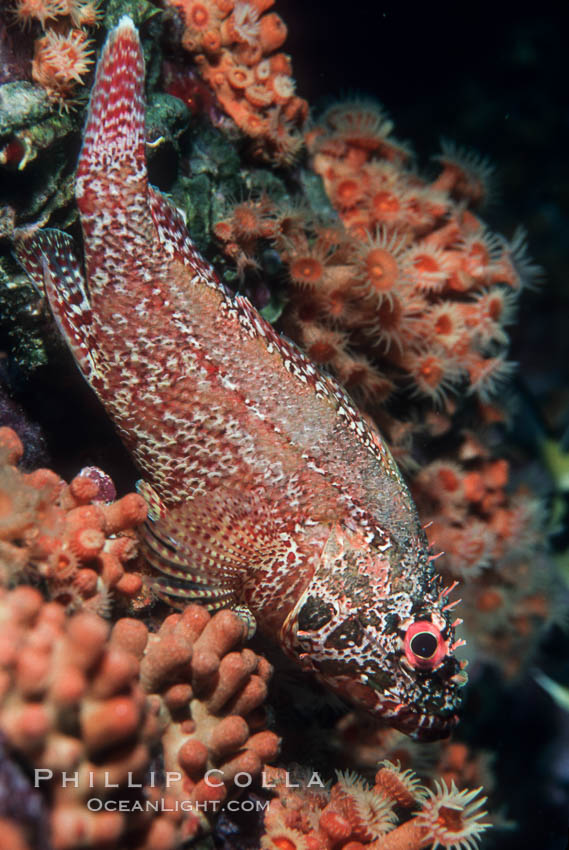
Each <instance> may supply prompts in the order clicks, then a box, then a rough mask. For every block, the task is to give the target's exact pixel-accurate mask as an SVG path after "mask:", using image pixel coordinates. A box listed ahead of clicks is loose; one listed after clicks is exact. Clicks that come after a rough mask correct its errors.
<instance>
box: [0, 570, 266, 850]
mask: <svg viewBox="0 0 569 850" xmlns="http://www.w3.org/2000/svg"><path fill="white" fill-rule="evenodd" d="M0 622H1V623H2V651H1V653H0V657H1V662H0V684H1V688H0V727H1V728H2V732H3V734H4V736H5V738H6V745H7V747H8V748H9V750H10V751H11V752H12V753H14V754H15V755H16V756H17V757H18V758H20V759H23V760H24V762H25V763H27V764H28V765H29V766H30V767H33V768H34V769H35V771H36V773H35V774H34V775H35V777H36V781H37V784H38V785H39V786H40V787H41V788H42V789H44V790H46V789H47V790H48V791H49V795H50V800H51V840H52V842H53V846H54V848H56V850H73V848H78V847H99V846H101V845H103V844H105V843H106V844H109V843H112V842H117V841H121V840H123V839H125V838H126V836H128V837H129V841H130V843H129V846H132V847H135V848H138V850H145V848H146V850H150V848H154V850H155V848H157V847H160V848H164V850H168V849H169V848H174V847H176V846H179V844H180V842H181V841H183V840H185V839H187V838H189V837H193V836H194V835H196V834H197V832H198V831H199V830H200V829H202V830H203V829H205V830H207V829H209V827H210V823H211V821H213V819H214V818H215V816H216V815H217V813H218V806H219V805H220V803H221V802H222V801H223V800H225V798H226V797H227V796H228V795H230V794H232V793H234V791H235V786H234V783H233V781H234V779H235V777H236V776H237V774H238V773H239V772H240V771H243V772H245V773H246V774H247V775H248V776H250V777H255V776H258V775H259V774H260V772H261V769H262V767H263V765H264V764H265V763H266V762H267V761H269V760H272V759H273V758H274V757H275V756H276V754H277V752H278V744H279V741H278V738H277V736H276V735H275V734H274V733H272V732H270V731H267V730H266V728H265V723H264V716H263V713H262V709H261V705H262V702H263V700H264V698H265V695H266V683H267V680H268V678H269V676H270V673H271V668H270V666H269V664H268V663H267V662H266V661H265V660H264V659H263V658H260V657H259V656H257V655H256V654H255V653H254V652H252V651H251V650H247V649H243V650H242V649H240V647H241V645H242V641H243V638H244V636H245V630H246V627H245V626H244V624H243V622H242V621H241V620H240V619H239V618H238V617H237V615H235V614H233V613H231V612H229V611H223V612H220V613H218V614H216V615H215V616H214V617H210V615H209V614H208V613H207V612H206V611H205V610H204V609H203V608H199V607H198V606H190V607H189V608H187V609H186V611H184V612H183V613H182V614H180V615H173V616H171V617H169V618H167V619H166V620H165V621H164V623H163V624H162V626H161V628H160V630H159V631H158V632H157V633H156V634H149V632H148V629H147V628H146V626H145V625H144V624H143V623H142V622H140V621H139V620H132V619H120V620H118V621H117V622H116V623H115V625H114V627H113V629H112V632H111V634H110V636H109V632H110V626H109V625H108V624H107V623H105V621H104V620H102V619H101V618H100V617H98V616H97V615H95V614H91V613H87V612H85V613H79V614H76V615H74V616H71V617H70V616H68V615H66V613H65V609H64V608H63V607H62V606H61V605H59V604H58V603H57V602H45V601H44V599H43V598H42V596H41V594H40V593H39V591H38V590H36V589H34V588H31V587H26V586H22V587H18V588H16V589H15V590H12V591H10V592H7V591H5V590H2V594H1V596H0ZM158 753H160V754H161V757H162V759H163V765H164V772H160V773H157V772H153V773H152V774H150V776H151V778H150V779H148V769H149V768H150V766H151V759H152V756H153V755H154V754H158ZM157 775H158V776H159V777H160V779H156V778H155V777H156V776H157ZM145 782H146V783H147V784H146V785H145V784H144V783H145ZM114 800H126V801H127V804H126V805H125V806H124V808H121V807H119V806H118V805H114V804H113V803H112V801H114ZM89 801H91V802H89ZM101 801H102V802H101ZM105 801H111V802H110V803H108V805H107V804H106V803H105ZM147 801H149V802H150V804H151V805H147ZM99 803H100V804H99ZM198 804H199V805H198ZM163 811H166V812H168V813H169V814H165V815H162V814H158V815H157V814H156V813H157V812H163Z"/></svg>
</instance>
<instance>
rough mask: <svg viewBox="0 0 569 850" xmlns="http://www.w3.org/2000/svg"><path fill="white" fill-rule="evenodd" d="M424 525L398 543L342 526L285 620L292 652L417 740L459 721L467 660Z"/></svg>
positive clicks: (286, 638)
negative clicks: (459, 651) (460, 654)
mask: <svg viewBox="0 0 569 850" xmlns="http://www.w3.org/2000/svg"><path fill="white" fill-rule="evenodd" d="M439 581H440V579H439V577H438V575H437V574H436V573H435V572H434V569H433V565H432V562H431V560H430V559H429V556H428V547H427V543H426V540H425V539H424V535H422V534H418V535H416V536H415V537H412V538H411V539H408V540H407V541H406V542H405V545H402V544H401V543H400V544H396V543H395V542H394V541H392V540H391V541H390V540H388V541H387V542H386V541H385V539H383V540H375V539H370V535H367V536H366V535H365V534H362V533H358V532H352V531H349V530H347V529H345V528H340V527H335V528H334V529H333V530H332V532H331V534H330V536H329V538H328V540H327V542H326V544H325V546H324V549H323V552H322V557H321V560H320V563H319V565H318V567H317V569H316V570H315V572H314V575H313V576H312V579H311V581H310V583H309V584H308V586H307V587H306V588H305V590H304V592H303V593H302V596H301V597H300V599H299V600H298V601H297V603H296V605H295V606H294V608H293V609H292V610H291V611H290V613H289V615H288V617H287V619H286V620H285V622H284V624H283V627H282V630H281V641H282V644H283V646H284V648H285V650H286V651H287V653H288V654H289V655H291V656H293V657H295V658H296V660H297V661H299V662H300V664H301V665H302V666H303V668H304V669H305V670H309V671H311V672H312V673H314V674H315V675H316V676H317V678H318V679H320V680H321V681H322V682H323V683H324V684H325V685H326V686H328V687H330V688H331V689H332V690H334V691H335V692H336V693H338V694H339V695H340V696H342V697H345V698H347V699H348V700H349V701H350V702H352V703H355V704H356V705H357V706H359V707H363V708H364V709H366V710H367V711H368V712H369V713H371V714H372V715H374V716H375V717H378V718H381V719H382V720H383V721H385V722H386V723H387V724H388V725H390V726H393V727H395V728H396V729H399V730H400V731H402V732H404V733H406V734H408V735H410V736H411V737H413V738H416V739H418V740H422V741H427V740H436V739H438V738H443V737H445V736H447V735H448V734H449V733H450V731H451V730H452V729H453V727H454V726H455V725H456V723H457V720H458V718H457V715H456V711H457V708H458V707H459V705H460V702H461V696H460V689H461V687H462V686H463V685H464V684H465V683H466V680H467V676H466V673H465V672H464V667H465V666H466V662H459V661H458V659H457V658H456V657H455V656H454V649H455V648H456V647H457V645H460V644H461V643H463V642H462V641H456V640H455V635H454V624H453V619H454V617H453V616H452V615H451V614H450V611H449V610H447V608H448V604H449V603H448V599H447V593H446V591H442V592H441V591H440V589H439Z"/></svg>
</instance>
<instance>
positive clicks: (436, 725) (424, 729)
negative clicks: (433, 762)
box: [389, 706, 458, 743]
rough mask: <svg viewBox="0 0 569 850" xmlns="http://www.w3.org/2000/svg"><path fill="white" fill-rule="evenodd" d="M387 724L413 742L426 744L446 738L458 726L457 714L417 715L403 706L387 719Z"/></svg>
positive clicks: (417, 713)
mask: <svg viewBox="0 0 569 850" xmlns="http://www.w3.org/2000/svg"><path fill="white" fill-rule="evenodd" d="M398 708H399V707H398ZM389 724H390V725H391V726H394V727H395V729H397V730H398V731H399V732H403V733H404V734H405V735H408V736H409V737H410V738H412V739H413V740H415V741H421V742H422V743H427V742H429V741H440V740H441V738H448V737H449V735H450V734H451V732H452V731H453V729H454V728H455V727H456V725H457V724H458V714H449V715H446V716H441V715H440V714H419V712H417V711H413V709H412V708H409V707H408V706H404V707H402V708H399V710H398V711H397V713H396V714H394V716H391V717H390V718H389Z"/></svg>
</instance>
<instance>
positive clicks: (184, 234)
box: [148, 186, 229, 294]
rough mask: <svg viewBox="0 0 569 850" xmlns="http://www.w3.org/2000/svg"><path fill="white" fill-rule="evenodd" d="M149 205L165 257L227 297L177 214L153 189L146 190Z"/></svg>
mask: <svg viewBox="0 0 569 850" xmlns="http://www.w3.org/2000/svg"><path fill="white" fill-rule="evenodd" d="M148 203H149V206H150V212H151V214H152V220H153V221H154V225H155V227H156V230H157V232H158V238H159V240H160V244H161V245H162V248H163V249H164V253H165V254H166V255H167V256H169V257H170V258H171V259H173V260H178V262H180V263H182V264H183V265H184V266H187V267H188V268H189V269H191V271H193V272H194V273H195V274H199V275H200V276H201V282H202V283H204V282H207V283H209V284H210V285H212V286H215V287H216V288H219V289H221V290H223V292H225V293H226V294H228V293H229V290H228V289H226V287H225V286H224V284H222V283H221V281H220V280H219V278H218V276H217V274H216V273H215V271H214V269H213V266H211V265H210V264H209V263H208V262H207V260H204V258H203V257H202V256H201V254H200V252H199V251H198V249H197V248H196V246H195V245H194V243H193V242H192V239H191V237H190V234H189V233H188V229H187V227H186V222H185V220H184V216H183V215H182V213H181V212H180V210H179V209H177V208H176V207H175V206H174V205H173V204H171V203H170V201H168V199H167V198H165V197H164V195H162V193H161V192H159V191H158V190H157V189H154V188H153V187H152V186H149V187H148Z"/></svg>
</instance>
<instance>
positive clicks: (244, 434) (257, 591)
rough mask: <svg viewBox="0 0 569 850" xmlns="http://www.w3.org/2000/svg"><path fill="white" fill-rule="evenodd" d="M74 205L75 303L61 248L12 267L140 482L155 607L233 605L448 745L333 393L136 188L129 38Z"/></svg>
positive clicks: (325, 674) (374, 488)
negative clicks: (80, 249)
mask: <svg viewBox="0 0 569 850" xmlns="http://www.w3.org/2000/svg"><path fill="white" fill-rule="evenodd" d="M76 191H77V203H78V206H79V210H80V214H81V224H82V227H83V234H84V245H85V275H86V279H87V283H85V278H84V274H83V270H82V268H81V266H80V264H79V262H78V261H77V258H76V256H75V252H74V249H73V245H72V241H71V239H70V237H69V236H67V235H66V234H63V233H59V232H58V231H49V230H48V231H42V232H39V233H37V234H36V235H35V236H34V237H33V238H32V239H31V240H28V241H26V242H25V243H21V244H20V245H19V246H18V253H19V257H20V260H21V262H22V264H23V265H24V266H25V267H26V269H27V270H28V272H29V274H30V276H31V277H32V278H33V279H34V280H35V282H36V283H37V284H38V285H40V286H43V287H45V291H46V293H47V297H48V300H49V304H50V307H51V310H52V312H53V314H54V316H55V319H56V321H57V323H58V325H59V328H60V330H61V332H62V334H63V336H64V337H65V339H66V341H67V343H68V345H69V347H70V349H71V351H72V352H73V354H74V356H75V359H76V361H77V363H78V365H79V368H80V369H81V371H82V372H83V374H84V376H85V378H86V379H87V380H88V381H89V383H90V384H91V386H92V387H93V389H94V390H95V391H96V393H97V394H98V396H99V397H100V399H101V401H102V402H103V404H104V405H105V407H106V409H107V411H108V413H109V415H110V416H111V418H112V419H113V421H114V422H115V424H116V426H117V428H118V430H119V433H120V434H121V436H122V438H123V440H124V442H125V444H126V446H127V447H128V448H129V450H130V451H131V452H132V455H133V457H134V459H135V461H136V463H137V464H138V466H139V468H140V470H141V472H142V473H143V475H144V479H145V480H144V482H143V483H142V484H141V492H142V493H143V494H144V496H145V498H146V499H147V501H148V503H149V507H150V521H149V523H148V525H147V527H146V529H145V530H144V531H143V533H142V540H143V544H144V547H145V552H146V555H147V557H148V560H149V561H150V562H151V563H152V564H153V565H154V566H155V567H156V568H157V570H158V571H159V573H160V578H159V579H158V580H157V592H158V593H159V594H160V595H162V596H163V597H164V598H166V599H167V600H168V601H169V602H170V603H171V604H174V605H180V606H181V605H184V604H186V603H187V602H188V601H189V600H192V599H194V600H198V601H202V602H203V603H204V604H207V605H209V606H210V607H211V608H215V607H221V606H224V605H231V606H244V605H246V606H248V607H249V609H250V611H251V613H252V615H253V616H254V617H255V619H256V620H257V622H258V625H259V627H260V628H261V629H262V630H263V631H265V632H266V633H268V634H270V635H272V636H273V637H274V638H276V639H277V640H279V641H280V642H281V644H282V646H283V648H284V649H285V650H286V651H287V652H288V653H289V654H290V655H291V656H293V657H294V658H296V659H297V660H298V661H299V662H300V663H301V664H302V665H303V666H304V667H305V668H306V669H309V670H312V671H313V672H314V673H315V674H316V675H317V676H318V677H319V678H320V679H321V680H322V681H323V682H325V683H326V684H327V685H329V686H330V687H332V688H334V689H335V690H336V691H338V692H339V693H340V694H342V695H343V696H345V697H347V698H349V699H351V700H353V701H355V702H356V703H357V704H359V705H360V706H362V707H363V708H366V709H367V710H369V711H371V712H372V713H374V714H376V715H377V716H380V717H382V718H383V719H384V720H385V721H386V722H388V723H390V724H392V725H394V726H396V727H397V728H400V729H402V730H403V731H405V732H407V733H409V734H413V735H415V736H416V737H422V738H431V737H436V736H440V735H441V734H445V733H446V732H447V731H448V729H449V728H450V727H451V726H452V725H453V724H454V722H455V712H456V708H457V706H458V704H459V701H460V699H459V693H460V687H461V686H462V685H463V684H464V681H465V678H466V677H465V674H464V672H463V670H462V667H463V666H464V665H463V664H462V665H461V664H459V662H458V661H457V659H456V658H455V656H454V649H455V647H456V641H455V637H454V625H455V624H454V623H453V622H452V618H451V615H450V613H449V606H448V601H447V599H446V595H445V593H446V592H445V591H441V589H440V587H439V580H438V577H437V576H436V574H435V573H434V568H433V564H432V561H431V560H430V559H429V556H428V551H427V543H426V539H425V535H424V532H423V531H422V529H421V527H420V523H419V519H418V516H417V512H416V509H415V506H414V504H413V502H412V499H411V497H410V494H409V491H408V489H407V487H406V485H405V483H404V481H403V479H402V477H401V475H400V473H399V470H398V469H397V466H396V464H395V463H394V461H393V459H392V457H391V455H390V452H389V450H388V448H387V446H386V445H385V443H384V442H383V440H382V438H381V436H380V434H379V433H378V432H377V431H376V430H375V429H374V428H373V427H372V426H370V425H369V424H368V422H367V421H366V420H364V419H363V417H362V416H361V415H360V413H359V411H358V410H357V408H356V407H355V406H354V404H353V402H352V401H351V400H350V398H349V397H348V396H347V395H346V393H345V392H344V391H343V390H342V388H341V387H340V386H339V385H338V384H337V383H336V382H335V381H334V380H332V379H331V378H330V377H328V376H326V375H325V374H323V373H322V372H320V371H319V369H318V368H317V367H316V366H315V365H314V364H313V363H311V362H310V361H309V360H308V359H307V358H306V357H305V355H304V354H303V353H302V352H301V351H299V349H297V348H296V346H294V345H293V344H292V343H290V342H289V341H287V340H285V339H283V338H282V337H280V336H279V335H278V334H277V333H276V332H275V330H274V329H273V328H272V327H271V326H270V325H269V324H268V323H267V322H266V321H265V320H264V319H263V318H262V317H261V316H260V315H259V313H258V312H257V311H256V310H255V309H254V308H253V307H252V305H251V304H250V303H249V301H247V299H246V298H243V297H241V296H237V297H234V296H233V295H231V294H230V293H229V292H228V291H227V290H226V289H225V287H224V286H223V285H222V284H221V283H220V281H219V279H218V278H217V276H216V274H215V272H214V270H213V269H212V268H211V266H210V265H209V264H208V263H207V262H205V260H204V259H203V258H202V257H201V256H200V255H199V253H198V252H197V250H196V248H195V246H194V245H193V243H192V241H191V239H190V237H189V235H188V233H187V230H186V227H185V223H184V221H183V219H182V216H181V215H180V213H179V212H178V211H177V210H176V209H174V208H173V207H172V206H170V204H169V203H168V202H167V201H166V200H165V199H164V198H163V197H162V196H161V195H160V194H159V193H158V192H157V191H156V190H154V189H153V188H152V187H151V186H150V185H149V184H148V178H147V171H146V161H145V136H144V64H143V59H142V52H141V48H140V42H139V39H138V34H137V32H136V30H135V28H134V26H133V24H132V22H131V21H130V19H129V18H123V19H122V20H121V22H120V23H119V25H118V26H117V27H116V28H115V29H114V30H113V31H112V32H111V33H110V35H109V37H108V40H107V42H106V44H105V47H104V49H103V52H102V55H101V57H100V60H99V63H98V67H97V74H96V80H95V84H94V87H93V92H92V97H91V103H90V108H89V114H88V118H87V123H86V128H85V135H84V142H83V148H82V152H81V156H80V161H79V167H78V172H77V190H76ZM409 629H412V632H410V631H409Z"/></svg>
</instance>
